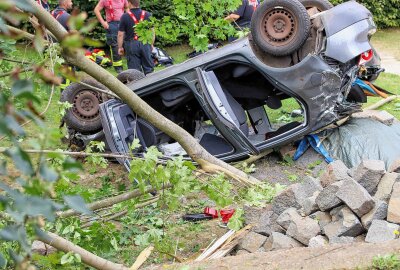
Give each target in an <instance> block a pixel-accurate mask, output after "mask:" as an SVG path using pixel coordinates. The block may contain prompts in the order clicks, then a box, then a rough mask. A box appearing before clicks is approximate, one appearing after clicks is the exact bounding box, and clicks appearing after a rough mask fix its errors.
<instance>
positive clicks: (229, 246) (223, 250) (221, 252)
mask: <svg viewBox="0 0 400 270" xmlns="http://www.w3.org/2000/svg"><path fill="white" fill-rule="evenodd" d="M253 226H254V224H249V225H247V226H246V227H244V228H242V229H241V230H239V231H237V232H236V233H235V234H234V235H232V236H231V237H230V238H229V239H228V240H227V241H226V242H225V244H224V245H222V246H221V247H220V248H219V249H218V250H217V251H216V252H214V253H213V254H212V255H211V256H209V257H208V258H207V259H208V260H210V259H218V258H222V257H225V256H226V255H227V254H228V253H229V252H231V251H232V250H233V249H234V248H235V247H236V246H237V245H238V244H239V242H240V240H242V239H243V238H244V237H245V236H246V235H247V234H248V233H249V232H250V229H251V228H252V227H253Z"/></svg>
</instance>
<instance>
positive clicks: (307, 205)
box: [300, 191, 320, 216]
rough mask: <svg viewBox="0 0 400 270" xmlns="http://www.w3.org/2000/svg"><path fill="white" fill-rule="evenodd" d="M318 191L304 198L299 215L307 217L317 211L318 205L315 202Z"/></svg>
mask: <svg viewBox="0 0 400 270" xmlns="http://www.w3.org/2000/svg"><path fill="white" fill-rule="evenodd" d="M319 193H320V192H319V191H316V192H315V193H314V195H313V196H311V197H309V198H306V199H305V200H304V201H303V203H302V208H301V209H300V213H301V214H302V215H304V216H308V215H310V214H312V213H314V212H317V211H318V209H319V208H318V204H317V203H316V202H315V201H316V199H317V197H318V195H319Z"/></svg>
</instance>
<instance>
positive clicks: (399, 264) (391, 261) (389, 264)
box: [371, 254, 400, 270]
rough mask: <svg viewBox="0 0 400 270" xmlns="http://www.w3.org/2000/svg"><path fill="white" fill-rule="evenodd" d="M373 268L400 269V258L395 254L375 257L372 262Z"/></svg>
mask: <svg viewBox="0 0 400 270" xmlns="http://www.w3.org/2000/svg"><path fill="white" fill-rule="evenodd" d="M371 269H373V270H399V269H400V259H399V257H398V256H397V255H395V254H388V255H384V256H377V257H374V259H373V262H372V267H371Z"/></svg>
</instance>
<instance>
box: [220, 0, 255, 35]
mask: <svg viewBox="0 0 400 270" xmlns="http://www.w3.org/2000/svg"><path fill="white" fill-rule="evenodd" d="M259 4H260V1H259V0H242V4H241V5H240V6H239V7H238V8H237V10H235V11H234V12H232V13H231V14H229V15H228V16H226V17H225V20H227V21H230V22H233V23H234V24H235V28H236V29H238V30H241V29H243V28H250V22H251V17H252V16H253V13H254V11H255V10H256V8H257V7H258V5H259ZM235 39H236V37H228V41H229V42H231V41H234V40H235Z"/></svg>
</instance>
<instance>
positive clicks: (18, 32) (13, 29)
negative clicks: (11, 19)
mask: <svg viewBox="0 0 400 270" xmlns="http://www.w3.org/2000/svg"><path fill="white" fill-rule="evenodd" d="M7 29H8V31H10V32H11V33H13V34H16V35H18V36H21V38H25V39H28V40H34V39H35V36H34V35H32V34H30V33H28V32H26V31H24V30H21V29H19V28H16V27H14V26H11V25H7Z"/></svg>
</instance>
